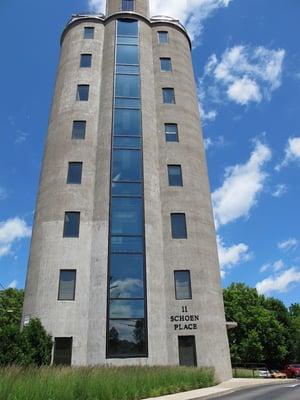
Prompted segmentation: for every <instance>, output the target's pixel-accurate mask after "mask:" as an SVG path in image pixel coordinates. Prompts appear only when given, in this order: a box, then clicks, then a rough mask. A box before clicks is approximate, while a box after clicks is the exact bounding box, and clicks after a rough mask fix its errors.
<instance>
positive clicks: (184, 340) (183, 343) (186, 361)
mask: <svg viewBox="0 0 300 400" xmlns="http://www.w3.org/2000/svg"><path fill="white" fill-rule="evenodd" d="M178 351H179V365H181V366H186V367H197V356H196V344H195V336H178Z"/></svg>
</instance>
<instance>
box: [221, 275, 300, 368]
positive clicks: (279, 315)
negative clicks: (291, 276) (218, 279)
mask: <svg viewBox="0 0 300 400" xmlns="http://www.w3.org/2000/svg"><path fill="white" fill-rule="evenodd" d="M224 304H225V312H226V317H227V319H229V320H232V321H235V322H237V323H238V327H237V328H236V329H234V330H231V331H229V343H230V351H231V357H232V362H233V363H266V364H268V365H270V366H272V367H280V366H282V365H283V364H284V363H285V362H287V361H288V360H291V361H294V360H295V359H296V358H297V355H296V352H297V349H299V348H298V347H297V346H295V338H296V337H298V343H299V344H300V306H299V305H297V306H298V307H297V306H295V307H293V308H292V311H293V312H294V314H295V316H294V317H292V312H291V310H288V309H287V308H286V307H285V305H284V304H283V303H282V302H281V301H280V300H278V299H274V298H266V297H265V296H262V295H259V294H258V293H257V291H256V289H253V288H250V287H248V286H246V285H245V284H242V283H234V284H232V285H230V286H229V287H228V288H227V289H225V290H224ZM298 323H299V325H297V324H298ZM293 324H294V328H292V325H293ZM298 355H299V354H298Z"/></svg>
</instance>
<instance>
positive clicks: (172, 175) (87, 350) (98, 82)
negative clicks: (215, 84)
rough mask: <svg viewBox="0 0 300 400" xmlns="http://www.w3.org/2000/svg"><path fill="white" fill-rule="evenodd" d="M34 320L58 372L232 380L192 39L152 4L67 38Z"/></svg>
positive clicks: (45, 186) (35, 267)
mask: <svg viewBox="0 0 300 400" xmlns="http://www.w3.org/2000/svg"><path fill="white" fill-rule="evenodd" d="M35 316H36V317H39V318H40V319H41V321H42V323H43V325H44V327H45V328H46V330H47V331H48V332H49V333H50V334H51V335H52V336H53V337H54V340H55V343H54V349H53V363H55V364H59V363H65V364H68V363H71V364H72V365H96V364H107V365H136V364H138V365H178V364H181V365H198V366H212V367H215V370H216V375H217V377H218V378H219V379H220V380H225V379H227V378H229V377H230V376H231V367H230V358H229V349H228V341H227V333H226V324H225V317H224V306H223V300H222V291H221V285H220V273H219V265H218V257H217V248H216V234H215V229H214V224H213V217H212V208H211V200H210V190H209V182H208V176H207V169H206V161H205V154H204V148H203V142H202V133H201V129H200V123H199V112H198V104H197V96H196V90H195V82H194V76H193V68H192V60H191V43H190V40H189V37H188V34H187V32H186V31H185V29H184V27H183V26H182V25H181V24H180V22H179V21H177V20H174V19H172V18H170V17H162V16H159V17H152V18H150V17H149V5H148V1H147V0H123V1H122V0H108V3H107V11H106V16H105V15H74V16H73V17H72V19H71V20H70V22H69V23H68V25H67V26H66V28H65V29H64V31H63V34H62V39H61V56H60V64H59V68H58V75H57V81H56V86H55V93H54V100H53V106H52V112H51V117H50V122H49V130H48V136H47V141H46V148H45V156H44V160H43V168H42V174H41V180H40V187H39V194H38V199H37V207H36V213H35V223H34V229H33V236H32V243H31V251H30V259H29V269H28V275H27V282H26V295H25V303H24V310H23V324H26V323H28V321H29V320H30V318H32V317H35Z"/></svg>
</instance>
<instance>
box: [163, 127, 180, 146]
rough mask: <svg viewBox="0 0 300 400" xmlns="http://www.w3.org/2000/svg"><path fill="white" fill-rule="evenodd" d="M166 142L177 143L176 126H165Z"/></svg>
mask: <svg viewBox="0 0 300 400" xmlns="http://www.w3.org/2000/svg"><path fill="white" fill-rule="evenodd" d="M165 134H166V142H178V141H179V140H178V127H177V124H165Z"/></svg>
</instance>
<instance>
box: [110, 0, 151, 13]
mask: <svg viewBox="0 0 300 400" xmlns="http://www.w3.org/2000/svg"><path fill="white" fill-rule="evenodd" d="M119 12H135V13H137V14H140V15H143V16H144V17H149V0H106V16H107V17H109V16H110V15H112V14H115V13H119Z"/></svg>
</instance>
